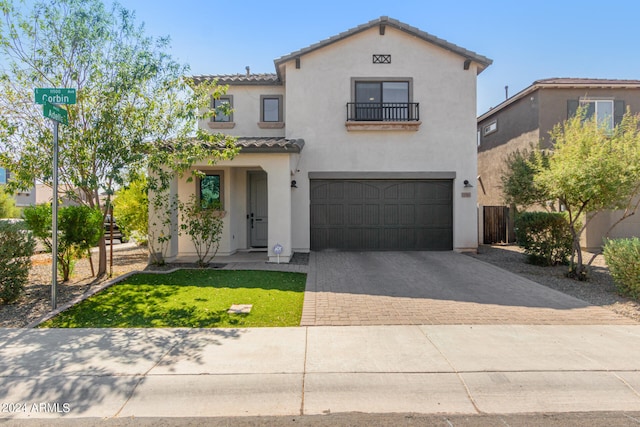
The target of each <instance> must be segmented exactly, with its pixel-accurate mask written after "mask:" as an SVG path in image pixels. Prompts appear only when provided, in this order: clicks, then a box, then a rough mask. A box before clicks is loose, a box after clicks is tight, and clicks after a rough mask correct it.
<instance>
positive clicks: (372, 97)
mask: <svg viewBox="0 0 640 427" xmlns="http://www.w3.org/2000/svg"><path fill="white" fill-rule="evenodd" d="M411 83H412V82H411V81H410V80H386V79H385V80H378V79H372V80H354V85H353V94H352V99H353V100H354V101H355V102H350V103H348V104H347V120H348V121H349V120H362V121H399V122H404V121H414V120H419V110H418V104H417V103H412V102H410V101H411V89H412V88H411Z"/></svg>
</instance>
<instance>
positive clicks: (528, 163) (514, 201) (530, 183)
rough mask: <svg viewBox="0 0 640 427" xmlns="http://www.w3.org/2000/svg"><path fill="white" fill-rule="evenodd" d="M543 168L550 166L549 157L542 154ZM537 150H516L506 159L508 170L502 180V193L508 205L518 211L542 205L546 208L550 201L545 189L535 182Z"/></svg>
mask: <svg viewBox="0 0 640 427" xmlns="http://www.w3.org/2000/svg"><path fill="white" fill-rule="evenodd" d="M540 156H541V161H542V162H543V163H542V165H541V166H543V167H547V166H548V156H547V155H545V154H544V153H542V154H540ZM535 160H536V150H534V149H533V146H532V147H531V149H530V150H523V151H520V150H516V151H514V152H512V153H510V154H509V155H508V156H507V159H506V169H505V171H504V173H503V174H502V176H501V177H500V180H501V181H502V192H503V195H504V201H505V203H506V204H507V205H510V206H514V207H515V208H516V209H518V210H525V209H527V208H529V207H531V206H535V205H540V206H544V207H545V208H546V202H547V200H549V199H550V197H549V195H548V194H547V193H546V192H545V190H544V188H542V187H540V186H537V185H536V184H535V182H534V176H535V174H536V167H535Z"/></svg>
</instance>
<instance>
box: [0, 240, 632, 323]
mask: <svg viewBox="0 0 640 427" xmlns="http://www.w3.org/2000/svg"><path fill="white" fill-rule="evenodd" d="M470 256H473V257H475V258H477V259H479V260H482V261H485V262H488V263H490V264H494V265H496V266H498V267H501V268H504V269H505V270H508V271H511V272H513V273H516V274H519V275H521V276H523V277H526V278H527V279H530V280H533V281H534V282H537V283H540V284H542V285H544V286H547V287H550V288H553V289H556V290H558V291H561V292H564V293H566V294H569V295H572V296H575V297H577V298H580V299H582V300H584V301H587V302H589V303H590V304H593V305H597V306H601V307H604V308H607V309H609V310H612V311H614V312H616V313H619V314H622V315H624V316H627V317H630V318H632V319H634V320H636V321H640V303H639V302H636V301H633V300H631V299H629V298H625V297H622V296H620V295H618V293H617V291H616V287H615V284H614V283H613V280H612V278H611V275H610V274H609V271H608V269H607V267H606V264H605V262H604V259H603V257H602V255H598V256H597V257H596V259H595V261H594V262H593V264H592V267H591V272H590V280H589V281H586V282H578V281H575V280H572V279H569V278H567V277H565V273H566V271H567V266H556V267H539V266H535V265H531V264H527V263H526V262H525V255H524V254H523V253H522V250H521V249H520V248H518V247H516V246H486V245H484V246H481V247H480V248H479V249H478V253H477V254H471V255H470ZM590 258H591V254H588V253H585V260H589V259H590ZM113 261H114V263H113V277H117V276H120V275H122V274H125V273H128V272H130V271H136V270H138V271H142V270H145V269H146V268H147V261H148V253H147V250H146V248H144V247H138V246H135V245H134V244H133V243H128V244H124V245H114V254H113ZM297 261H298V262H304V261H306V259H304V257H299V258H297ZM97 262H98V261H97V254H96V253H94V254H93V263H94V266H95V267H96V268H97ZM106 280H110V279H109V278H104V279H102V280H100V281H96V280H95V278H93V277H91V267H90V264H89V261H88V260H87V259H83V260H79V261H78V262H77V263H76V266H75V271H74V274H73V276H72V278H71V280H70V281H69V282H67V283H61V284H59V285H58V297H57V302H58V306H61V305H63V304H65V303H67V302H69V301H72V300H73V299H75V298H77V297H78V296H80V295H82V294H84V293H88V292H89V291H90V290H91V289H94V288H96V287H98V286H100V285H101V284H102V283H104V282H105V281H106ZM50 310H51V255H50V254H39V255H35V256H34V257H33V258H32V267H31V271H30V274H29V284H28V285H27V286H26V288H25V294H24V295H23V296H22V297H21V298H20V299H19V300H18V301H16V302H15V303H12V304H8V305H1V304H0V327H2V328H22V327H25V326H26V325H28V324H30V323H31V322H33V321H35V320H37V319H40V318H41V317H42V316H44V315H45V314H47V313H48V312H49V311H50Z"/></svg>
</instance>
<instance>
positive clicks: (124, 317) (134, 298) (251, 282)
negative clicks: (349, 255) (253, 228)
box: [40, 270, 306, 328]
mask: <svg viewBox="0 0 640 427" xmlns="http://www.w3.org/2000/svg"><path fill="white" fill-rule="evenodd" d="M305 281H306V275H305V274H301V273H284V272H278V271H242V270H180V271H176V272H174V273H170V274H136V275H134V276H131V277H129V278H127V279H125V280H124V281H122V282H120V283H116V284H114V285H113V286H111V287H109V288H107V289H105V290H104V291H102V292H100V293H98V294H96V295H94V296H92V297H91V298H89V299H87V300H85V301H83V302H82V303H80V304H78V305H76V306H74V307H72V308H70V309H69V310H66V311H64V312H62V313H60V314H59V315H58V316H56V317H54V318H53V319H51V320H49V321H47V322H45V323H43V324H42V325H40V327H49V328H181V327H185V328H214V327H215V328H227V327H261V326H298V325H299V324H300V317H301V316H302V302H303V299H304V287H305ZM232 304H253V308H252V310H251V313H250V314H228V313H227V310H228V309H229V308H230V307H231V305H232Z"/></svg>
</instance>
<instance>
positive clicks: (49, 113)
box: [42, 104, 69, 125]
mask: <svg viewBox="0 0 640 427" xmlns="http://www.w3.org/2000/svg"><path fill="white" fill-rule="evenodd" d="M42 113H43V114H44V116H45V117H48V118H50V119H51V120H55V121H56V122H58V123H62V124H63V125H68V124H69V114H68V113H67V110H65V109H64V108H61V107H58V106H57V105H53V104H44V105H43V107H42Z"/></svg>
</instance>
